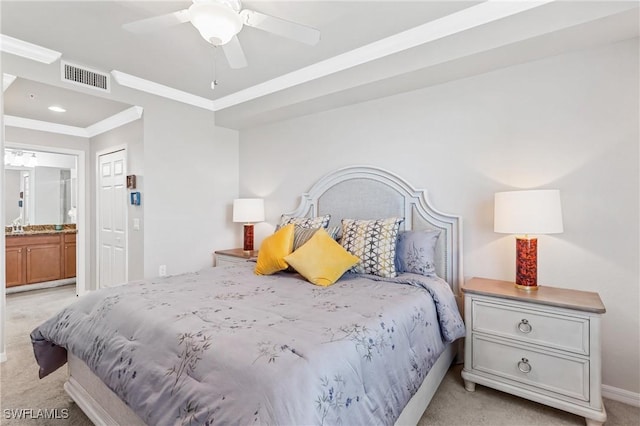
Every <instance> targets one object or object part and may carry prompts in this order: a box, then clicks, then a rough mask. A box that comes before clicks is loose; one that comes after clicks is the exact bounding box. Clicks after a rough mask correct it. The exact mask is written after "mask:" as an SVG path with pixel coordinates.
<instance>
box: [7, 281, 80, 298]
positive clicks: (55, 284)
mask: <svg viewBox="0 0 640 426" xmlns="http://www.w3.org/2000/svg"><path fill="white" fill-rule="evenodd" d="M75 283H76V279H75V278H65V279H62V280H55V281H44V282H41V283H35V284H24V285H16V286H13V287H7V290H6V294H13V293H21V292H23V291H30V290H42V289H45V288H52V287H59V286H62V285H68V284H75Z"/></svg>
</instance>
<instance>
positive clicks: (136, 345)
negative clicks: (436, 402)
mask: <svg viewBox="0 0 640 426" xmlns="http://www.w3.org/2000/svg"><path fill="white" fill-rule="evenodd" d="M253 266H254V265H253V264H251V263H247V264H241V265H239V266H231V267H219V268H210V269H207V270H203V271H201V272H199V273H193V274H185V275H179V276H173V277H168V278H158V279H154V280H146V281H138V282H132V283H129V284H127V285H124V286H121V287H117V288H111V289H105V290H99V291H95V292H92V293H90V294H87V295H85V296H83V297H82V298H81V299H79V300H78V301H77V302H75V303H74V304H72V305H71V306H69V307H67V308H65V309H64V310H62V311H61V312H59V313H58V314H57V315H56V316H55V317H53V318H51V319H50V320H48V321H46V322H45V323H43V324H42V325H40V326H39V327H37V328H36V329H35V330H34V331H33V332H32V333H31V339H32V342H33V347H34V352H35V355H36V359H37V360H38V363H39V365H40V376H41V377H44V376H45V375H47V374H49V373H50V372H52V371H53V370H55V369H57V368H58V367H60V366H61V365H63V364H64V363H65V362H66V351H67V350H69V351H71V353H73V354H74V355H76V356H77V357H79V358H80V359H82V360H83V361H84V362H85V363H86V364H87V365H88V366H89V367H90V368H91V370H93V372H94V373H95V374H96V375H97V376H98V377H100V378H101V379H102V381H103V382H104V383H106V384H107V385H108V386H109V388H111V389H112V390H113V391H114V392H115V393H116V394H117V395H118V396H119V397H120V398H121V399H122V400H123V401H124V402H126V404H127V405H128V406H129V407H131V408H132V409H133V411H134V412H136V413H137V414H138V416H140V418H142V419H143V420H144V421H145V422H146V423H147V424H151V425H175V424H185V425H186V424H206V425H212V424H244V425H249V424H278V425H303V424H304V425H321V424H332V425H333V424H344V425H365V424H366V425H371V424H393V423H394V421H395V420H396V419H397V417H398V416H399V415H400V412H401V411H402V410H403V408H404V406H405V405H406V404H407V402H408V401H409V399H410V398H411V396H412V395H413V394H414V393H415V391H416V390H417V389H418V387H419V386H420V384H421V383H422V381H423V379H424V378H425V376H426V374H427V372H428V371H429V369H430V368H431V366H432V365H433V364H434V363H435V361H436V360H437V358H438V356H439V355H440V353H441V352H442V350H443V349H444V347H445V342H452V341H453V340H455V339H457V338H459V337H462V336H463V335H464V325H463V323H462V319H461V318H460V315H459V313H458V309H457V307H456V303H455V300H454V297H453V293H452V292H451V290H450V288H449V286H448V285H447V284H446V282H444V281H443V280H441V279H440V278H437V277H424V276H420V275H413V274H403V275H401V276H400V277H397V278H394V279H390V280H382V279H379V278H375V279H372V278H373V277H367V276H362V275H356V274H346V275H345V276H343V278H342V279H340V280H339V281H338V282H337V283H336V284H334V285H333V286H330V287H317V286H314V285H312V284H310V283H308V282H306V281H304V280H303V279H302V278H301V277H300V276H299V275H297V274H290V273H280V274H277V275H273V276H256V275H254V274H253Z"/></svg>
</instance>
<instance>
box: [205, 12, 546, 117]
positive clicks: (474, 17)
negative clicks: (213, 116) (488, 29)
mask: <svg viewBox="0 0 640 426" xmlns="http://www.w3.org/2000/svg"><path fill="white" fill-rule="evenodd" d="M553 1H555V0H539V1H522V2H505V1H486V2H483V3H480V4H478V5H475V6H472V7H469V8H467V9H462V10H460V11H458V12H455V13H452V14H451V15H446V16H443V17H442V18H439V19H436V20H433V21H430V22H427V23H424V24H422V25H419V26H417V27H414V28H411V29H409V30H406V31H402V32H400V33H397V34H394V35H392V36H389V37H385V38H383V39H380V40H378V41H374V42H373V43H369V44H367V45H365V46H362V47H359V48H356V49H353V50H350V51H348V52H345V53H342V54H340V55H337V56H334V57H331V58H329V59H325V60H324V61H320V62H316V63H315V64H312V65H309V66H307V67H304V68H300V69H299V70H296V71H293V72H290V73H288V74H284V75H281V76H279V77H276V78H273V79H271V80H267V81H265V82H264V83H260V84H256V85H255V86H251V87H248V88H246V89H243V90H239V91H237V92H235V93H232V94H230V95H227V96H223V97H221V98H218V99H216V100H214V101H213V110H214V111H220V110H222V109H225V108H229V107H232V106H234V105H238V104H241V103H244V102H247V101H251V100H253V99H256V98H259V97H262V96H266V95H270V94H272V93H275V92H279V91H281V90H285V89H288V88H290V87H293V86H297V85H300V84H303V83H307V82H309V81H312V80H317V79H319V78H322V77H326V76H328V75H331V74H335V73H337V72H340V71H344V70H346V69H349V68H353V67H356V66H358V65H362V64H364V63H367V62H371V61H375V60H377V59H380V58H383V57H385V56H389V55H393V54H395V53H399V52H402V51H404V50H408V49H411V48H413V47H416V46H419V45H422V44H425V43H429V42H432V41H435V40H438V39H441V38H444V37H447V36H450V35H453V34H456V33H460V32H463V31H466V30H469V29H471V28H475V27H478V26H480V25H485V24H488V23H490V22H493V21H497V20H499V19H503V18H506V17H508V16H512V15H516V14H518V13H521V12H525V11H527V10H529V9H533V8H536V7H539V6H542V5H545V4H547V3H551V2H553Z"/></svg>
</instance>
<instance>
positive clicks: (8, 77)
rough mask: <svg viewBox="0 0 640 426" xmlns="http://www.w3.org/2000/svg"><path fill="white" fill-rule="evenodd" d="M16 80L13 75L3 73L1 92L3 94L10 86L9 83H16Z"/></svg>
mask: <svg viewBox="0 0 640 426" xmlns="http://www.w3.org/2000/svg"><path fill="white" fill-rule="evenodd" d="M16 78H17V77H16V76H15V75H11V74H6V73H3V74H2V91H3V92H4V91H5V90H7V89H8V88H9V86H11V83H13V82H14V81H16Z"/></svg>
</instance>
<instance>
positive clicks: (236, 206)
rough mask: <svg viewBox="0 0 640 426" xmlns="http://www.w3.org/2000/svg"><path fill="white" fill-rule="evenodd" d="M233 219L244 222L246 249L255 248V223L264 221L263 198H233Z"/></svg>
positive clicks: (244, 245)
mask: <svg viewBox="0 0 640 426" xmlns="http://www.w3.org/2000/svg"><path fill="white" fill-rule="evenodd" d="M233 221H234V222H244V244H243V247H242V249H243V250H244V251H252V250H253V224H252V223H251V222H263V221H264V200H263V199H262V198H238V199H236V200H233Z"/></svg>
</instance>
